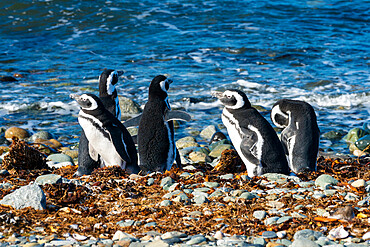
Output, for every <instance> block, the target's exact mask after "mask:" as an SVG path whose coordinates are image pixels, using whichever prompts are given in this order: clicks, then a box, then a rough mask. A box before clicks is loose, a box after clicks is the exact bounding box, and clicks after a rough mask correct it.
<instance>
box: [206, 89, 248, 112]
mask: <svg viewBox="0 0 370 247" xmlns="http://www.w3.org/2000/svg"><path fill="white" fill-rule="evenodd" d="M212 95H213V96H214V97H217V98H218V99H219V100H220V101H221V103H222V104H223V105H224V106H225V107H226V108H229V109H233V110H236V109H241V108H250V107H251V103H250V102H249V100H248V98H247V95H245V93H244V92H242V91H240V90H238V89H228V90H226V91H225V92H223V93H222V92H213V93H212Z"/></svg>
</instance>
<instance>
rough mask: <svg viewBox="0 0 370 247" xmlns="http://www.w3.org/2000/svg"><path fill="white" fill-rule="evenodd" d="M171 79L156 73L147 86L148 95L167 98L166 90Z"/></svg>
mask: <svg viewBox="0 0 370 247" xmlns="http://www.w3.org/2000/svg"><path fill="white" fill-rule="evenodd" d="M171 83H172V80H170V79H168V78H167V77H165V76H164V75H157V76H156V77H154V79H153V80H152V82H151V83H150V86H149V96H154V95H155V96H159V97H160V98H161V99H163V100H164V99H165V98H167V95H168V94H167V91H168V89H169V88H170V84H171Z"/></svg>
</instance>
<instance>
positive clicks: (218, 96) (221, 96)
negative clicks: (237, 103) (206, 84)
mask: <svg viewBox="0 0 370 247" xmlns="http://www.w3.org/2000/svg"><path fill="white" fill-rule="evenodd" d="M211 95H212V97H216V98H218V99H222V98H223V97H224V96H223V95H224V93H223V92H219V91H213V92H211Z"/></svg>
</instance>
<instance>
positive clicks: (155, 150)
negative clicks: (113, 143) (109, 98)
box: [125, 75, 190, 172]
mask: <svg viewBox="0 0 370 247" xmlns="http://www.w3.org/2000/svg"><path fill="white" fill-rule="evenodd" d="M171 83H172V81H171V80H170V79H167V77H165V76H163V75H158V76H156V77H155V78H154V79H153V80H152V82H151V83H150V86H149V97H148V102H147V103H146V105H145V107H144V110H143V113H142V114H141V115H140V116H139V117H137V118H134V119H133V122H137V121H139V130H138V135H137V142H138V152H139V159H140V168H141V169H142V170H143V171H145V172H154V171H160V172H163V171H165V170H170V169H171V167H172V165H173V163H174V161H175V160H176V164H177V166H178V167H181V160H180V156H179V152H178V150H177V148H176V145H175V133H174V126H173V121H172V120H175V119H179V120H185V121H188V120H190V116H189V115H188V114H187V113H185V112H181V111H171V108H170V105H169V102H168V94H167V90H168V89H169V86H170V84H171ZM126 124H127V123H125V125H126ZM133 125H135V124H133ZM127 126H128V125H126V127H127Z"/></svg>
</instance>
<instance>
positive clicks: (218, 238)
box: [213, 231, 225, 240]
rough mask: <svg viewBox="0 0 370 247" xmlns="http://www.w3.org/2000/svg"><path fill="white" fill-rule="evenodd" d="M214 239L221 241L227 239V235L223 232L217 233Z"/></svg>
mask: <svg viewBox="0 0 370 247" xmlns="http://www.w3.org/2000/svg"><path fill="white" fill-rule="evenodd" d="M213 237H214V238H215V239H217V240H220V239H223V238H224V237H225V235H224V234H223V232H221V231H217V232H216V233H215V235H213Z"/></svg>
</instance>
